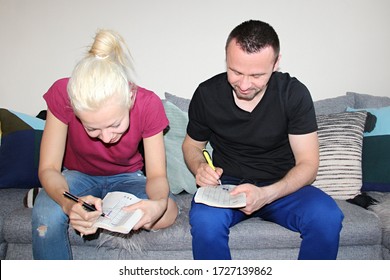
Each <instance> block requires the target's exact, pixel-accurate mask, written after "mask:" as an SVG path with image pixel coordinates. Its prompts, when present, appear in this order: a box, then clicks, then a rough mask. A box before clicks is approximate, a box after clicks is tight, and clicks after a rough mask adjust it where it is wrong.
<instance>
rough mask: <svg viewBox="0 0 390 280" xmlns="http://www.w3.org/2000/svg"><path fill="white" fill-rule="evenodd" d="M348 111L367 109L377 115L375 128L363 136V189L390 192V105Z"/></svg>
mask: <svg viewBox="0 0 390 280" xmlns="http://www.w3.org/2000/svg"><path fill="white" fill-rule="evenodd" d="M347 111H367V112H369V113H371V114H373V115H374V116H376V125H375V127H374V129H373V130H372V131H370V132H365V133H364V137H363V150H362V176H363V186H362V190H361V191H362V192H366V191H379V192H390V172H389V166H390V125H389V124H390V107H382V108H364V109H353V108H347Z"/></svg>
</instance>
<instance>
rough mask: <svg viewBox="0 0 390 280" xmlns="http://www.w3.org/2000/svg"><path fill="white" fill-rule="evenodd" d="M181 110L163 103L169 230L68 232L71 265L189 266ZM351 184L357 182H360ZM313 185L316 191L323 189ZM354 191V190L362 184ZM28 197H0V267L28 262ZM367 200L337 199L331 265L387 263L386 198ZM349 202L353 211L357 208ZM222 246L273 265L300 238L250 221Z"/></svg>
mask: <svg viewBox="0 0 390 280" xmlns="http://www.w3.org/2000/svg"><path fill="white" fill-rule="evenodd" d="M188 102H189V100H188V99H184V98H180V97H177V96H174V95H171V94H169V93H166V96H165V99H164V105H165V106H166V111H167V115H168V118H169V119H170V122H171V125H170V126H171V130H170V131H168V133H167V134H166V137H167V139H166V146H167V162H168V178H169V181H170V184H171V188H172V192H173V193H174V196H175V198H176V201H177V203H178V205H179V207H180V209H181V211H180V215H179V217H178V219H177V221H176V223H175V224H174V225H173V226H172V227H170V228H167V229H164V230H160V231H157V232H148V231H139V232H134V233H131V234H129V235H127V236H123V235H118V234H112V233H109V232H100V233H99V234H97V235H96V236H90V237H87V238H86V237H84V238H81V237H80V236H79V235H77V234H76V233H75V231H74V230H72V229H69V234H70V240H71V244H72V250H73V255H74V259H192V251H191V234H190V226H189V222H188V211H189V207H190V203H191V199H192V196H193V192H194V179H193V177H192V178H191V175H190V174H189V172H188V170H185V164H184V162H183V158H182V155H181V153H180V144H178V143H180V141H182V139H183V138H182V137H183V136H184V133H185V123H186V110H187V108H188ZM357 104H358V106H357ZM168 105H169V106H171V107H169V106H168ZM315 106H316V112H317V115H329V114H333V113H340V112H344V111H345V110H346V108H347V107H351V108H371V107H383V106H390V98H388V97H375V96H370V95H363V94H357V93H347V94H346V95H343V96H339V97H336V98H329V99H325V100H320V101H316V102H315ZM172 108H174V109H175V110H171V109H172ZM170 133H171V134H172V137H170ZM362 137H363V136H362ZM358 179H360V181H361V178H358ZM318 182H319V184H323V182H322V181H318ZM191 184H192V185H191ZM325 187H326V186H325ZM356 187H357V189H358V190H359V189H360V187H361V184H360V185H357V186H356ZM27 191H28V189H26V188H23V189H18V188H1V189H0V242H1V243H0V244H1V245H0V258H1V259H32V247H31V231H32V229H31V212H32V209H31V208H29V207H26V206H25V205H24V204H23V199H24V198H25V196H26V193H27ZM357 194H358V193H357ZM338 195H339V196H340V194H338ZM368 195H369V196H370V197H372V198H374V199H376V200H377V201H378V203H377V204H375V205H370V206H367V205H363V204H362V203H360V204H361V205H356V204H354V203H350V202H347V201H346V199H345V198H337V199H336V201H337V203H338V205H339V206H340V208H341V209H342V211H343V213H344V215H345V219H344V221H343V229H342V232H341V240H340V249H339V254H338V259H370V260H377V259H390V221H389V216H390V214H389V211H390V199H389V196H388V193H386V192H378V191H371V192H368ZM336 197H337V194H336ZM358 197H360V196H358ZM354 201H355V202H356V203H357V204H359V200H354ZM362 206H366V207H368V209H365V208H364V207H362ZM30 207H32V206H31V205H30ZM229 242H230V247H231V250H232V256H233V258H234V259H264V260H265V259H272V260H277V259H296V258H297V255H298V250H299V246H300V242H301V239H300V236H299V233H296V232H292V231H290V230H287V229H285V228H283V227H281V226H278V225H276V224H273V223H270V222H267V221H263V220H261V219H249V220H247V221H245V222H242V223H240V224H238V225H236V226H234V227H233V228H232V229H231V233H230V241H229Z"/></svg>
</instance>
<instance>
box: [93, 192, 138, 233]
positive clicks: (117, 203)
mask: <svg viewBox="0 0 390 280" xmlns="http://www.w3.org/2000/svg"><path fill="white" fill-rule="evenodd" d="M140 200H141V199H139V198H138V197H136V196H134V195H132V194H130V193H125V192H110V193H108V194H107V195H106V196H105V197H104V199H103V212H104V213H105V214H106V217H99V218H98V219H97V221H96V222H95V226H96V227H100V228H104V229H107V230H110V231H115V232H120V233H129V232H130V231H131V229H132V228H133V227H134V225H135V224H136V223H137V222H138V221H139V220H140V219H141V217H142V215H143V212H142V211H141V210H139V209H137V210H136V211H134V212H127V211H123V210H122V208H123V207H125V206H128V205H132V204H134V203H137V202H138V201H140Z"/></svg>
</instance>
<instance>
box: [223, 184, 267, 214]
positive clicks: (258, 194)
mask: <svg viewBox="0 0 390 280" xmlns="http://www.w3.org/2000/svg"><path fill="white" fill-rule="evenodd" d="M239 193H245V195H246V206H245V207H244V208H240V210H241V211H242V212H244V213H245V214H246V215H250V214H252V213H253V212H256V211H257V210H259V209H260V208H262V207H263V206H264V205H266V204H267V201H268V189H267V187H257V186H255V185H253V184H242V185H238V186H237V187H235V188H234V189H233V190H232V191H231V192H230V194H231V195H237V194H239Z"/></svg>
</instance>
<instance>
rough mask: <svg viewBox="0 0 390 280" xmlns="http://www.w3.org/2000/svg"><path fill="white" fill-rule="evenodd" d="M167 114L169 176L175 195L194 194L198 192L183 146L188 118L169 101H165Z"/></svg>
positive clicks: (166, 145)
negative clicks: (184, 192) (186, 162)
mask: <svg viewBox="0 0 390 280" xmlns="http://www.w3.org/2000/svg"><path fill="white" fill-rule="evenodd" d="M164 108H165V113H166V114H167V117H168V119H169V130H168V132H167V133H166V134H165V136H164V142H165V150H166V158H167V176H168V181H169V186H170V189H171V192H172V193H173V194H178V193H181V192H182V191H186V192H188V193H191V194H194V193H195V192H196V190H197V188H196V183H195V178H194V176H193V175H192V173H191V172H190V171H189V169H188V168H187V165H186V164H185V162H184V157H183V152H182V149H181V146H182V144H183V140H184V137H185V135H186V130H187V123H188V116H187V113H186V112H183V111H182V110H180V109H179V108H178V107H177V106H175V105H174V104H173V103H171V102H169V101H164Z"/></svg>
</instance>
